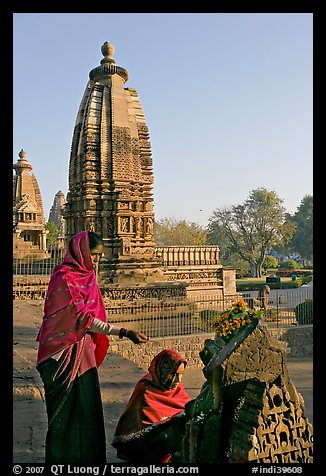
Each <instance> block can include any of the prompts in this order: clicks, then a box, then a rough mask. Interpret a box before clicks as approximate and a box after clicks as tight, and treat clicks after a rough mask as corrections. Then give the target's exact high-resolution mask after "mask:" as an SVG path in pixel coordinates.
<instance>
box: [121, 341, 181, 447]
mask: <svg viewBox="0 0 326 476" xmlns="http://www.w3.org/2000/svg"><path fill="white" fill-rule="evenodd" d="M182 363H183V364H184V365H186V364H187V361H186V359H184V358H183V357H182V356H181V355H180V354H178V352H177V351H175V350H173V349H164V350H162V351H161V352H160V353H159V354H157V355H156V356H155V357H154V358H153V360H152V362H151V364H150V366H149V368H148V370H149V373H148V374H146V375H145V376H144V377H142V378H141V379H140V380H139V382H138V383H137V384H136V387H135V389H134V391H133V393H132V395H131V397H130V400H129V402H128V405H127V407H126V410H125V411H124V413H123V414H122V415H121V417H120V420H119V422H118V425H117V428H116V431H115V436H114V440H115V439H116V438H117V440H120V438H119V436H122V439H123V436H124V435H130V434H132V433H135V432H137V431H140V430H142V429H143V428H145V427H146V426H148V425H151V424H153V423H158V422H161V421H163V420H167V419H169V418H171V417H173V416H174V415H177V414H178V413H180V412H183V411H184V409H185V405H186V403H187V402H188V401H189V400H190V396H189V395H188V393H187V392H186V391H185V388H184V386H183V383H182V382H179V383H178V385H177V387H176V388H174V389H171V390H169V389H168V387H169V384H170V383H171V381H172V379H173V376H174V375H175V373H176V371H177V369H178V367H179V366H180V364H182ZM114 440H113V446H114Z"/></svg>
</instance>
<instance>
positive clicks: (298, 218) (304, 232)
mask: <svg viewBox="0 0 326 476" xmlns="http://www.w3.org/2000/svg"><path fill="white" fill-rule="evenodd" d="M292 220H293V221H294V223H295V224H296V231H295V233H294V235H293V237H292V240H291V242H290V245H291V249H292V251H293V253H296V254H298V255H299V257H300V258H301V259H302V261H303V262H304V263H306V262H307V261H308V262H311V261H312V257H313V198H312V196H311V195H305V196H304V197H303V199H302V201H301V203H300V205H299V207H298V209H297V211H296V213H295V214H294V215H293V217H292Z"/></svg>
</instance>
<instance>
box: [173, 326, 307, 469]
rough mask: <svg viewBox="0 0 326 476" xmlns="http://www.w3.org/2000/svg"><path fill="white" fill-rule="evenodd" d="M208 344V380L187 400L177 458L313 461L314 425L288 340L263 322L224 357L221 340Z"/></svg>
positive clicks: (243, 461)
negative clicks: (293, 371) (291, 364)
mask: <svg viewBox="0 0 326 476" xmlns="http://www.w3.org/2000/svg"><path fill="white" fill-rule="evenodd" d="M205 349H206V351H205V352H203V356H206V357H205V359H206V360H205V362H204V363H205V365H206V367H205V369H204V373H205V376H206V379H207V380H206V382H205V384H204V385H203V387H202V390H201V392H200V394H199V395H198V397H197V398H196V399H194V400H192V401H191V402H189V403H188V404H187V406H186V414H187V416H188V422H187V425H186V434H185V436H184V439H183V443H182V450H181V452H180V453H178V454H177V457H176V459H177V462H180V463H187V462H188V463H297V464H301V463H312V462H313V428H312V424H311V423H310V422H309V420H308V418H307V417H306V416H305V408H304V401H303V398H302V396H301V394H300V393H298V392H297V390H296V388H295V386H294V385H293V383H292V382H291V379H290V376H289V372H288V370H287V366H286V352H285V346H284V344H282V343H281V342H279V341H277V340H276V339H275V338H274V337H272V336H271V335H270V333H269V331H268V329H267V328H266V327H265V325H264V324H263V323H261V322H260V323H259V325H258V326H257V327H256V328H255V329H254V330H253V332H252V333H251V334H250V335H249V336H248V337H247V338H246V339H245V340H244V341H243V342H242V343H240V344H239V345H238V346H237V347H236V348H235V349H234V350H233V352H231V354H230V355H227V354H226V357H225V358H224V360H222V361H221V358H219V354H220V353H221V352H223V349H222V350H219V349H218V347H217V346H216V341H215V342H214V341H213V340H211V339H209V340H207V341H206V343H205ZM224 354H225V352H224ZM207 356H209V357H210V358H209V359H207ZM207 360H208V361H207ZM214 362H215V364H219V365H215V364H214Z"/></svg>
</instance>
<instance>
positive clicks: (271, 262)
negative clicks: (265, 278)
mask: <svg viewBox="0 0 326 476" xmlns="http://www.w3.org/2000/svg"><path fill="white" fill-rule="evenodd" d="M270 268H274V269H276V268H278V259H277V258H275V256H270V255H267V256H266V258H265V260H264V263H263V269H264V272H265V273H266V271H267V270H268V269H270Z"/></svg>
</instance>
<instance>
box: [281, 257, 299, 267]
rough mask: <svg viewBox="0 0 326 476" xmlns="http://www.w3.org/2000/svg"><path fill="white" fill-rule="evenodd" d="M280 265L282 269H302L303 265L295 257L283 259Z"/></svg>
mask: <svg viewBox="0 0 326 476" xmlns="http://www.w3.org/2000/svg"><path fill="white" fill-rule="evenodd" d="M279 267H280V268H281V269H302V268H303V265H302V264H300V263H298V262H297V261H295V260H294V259H289V260H287V261H282V262H281V263H280V265H279Z"/></svg>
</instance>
